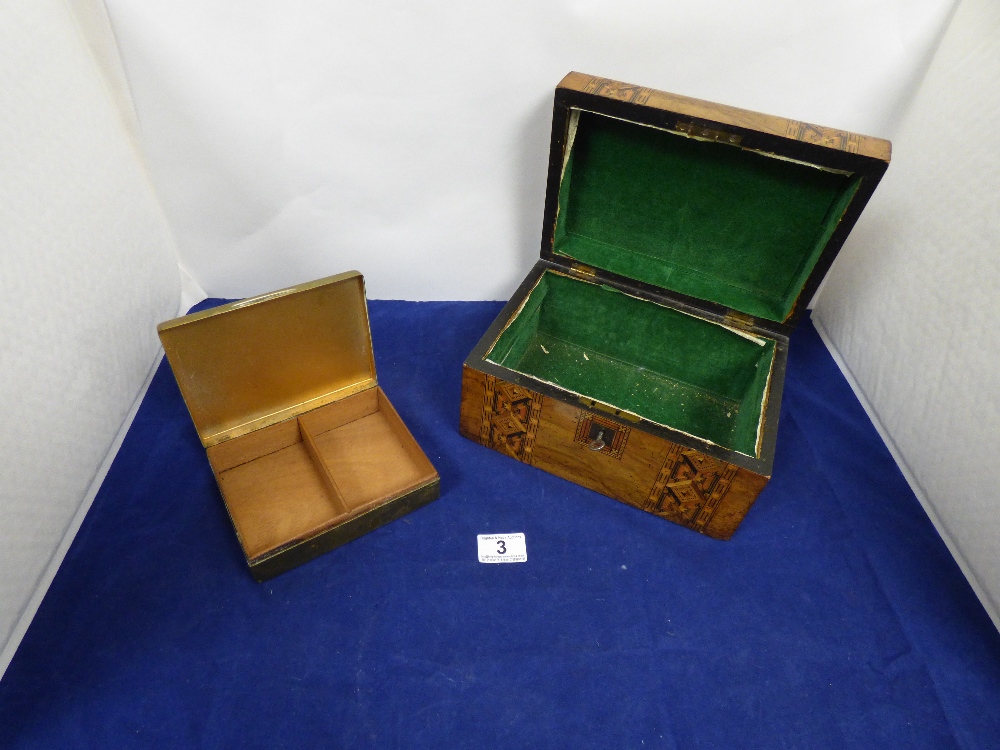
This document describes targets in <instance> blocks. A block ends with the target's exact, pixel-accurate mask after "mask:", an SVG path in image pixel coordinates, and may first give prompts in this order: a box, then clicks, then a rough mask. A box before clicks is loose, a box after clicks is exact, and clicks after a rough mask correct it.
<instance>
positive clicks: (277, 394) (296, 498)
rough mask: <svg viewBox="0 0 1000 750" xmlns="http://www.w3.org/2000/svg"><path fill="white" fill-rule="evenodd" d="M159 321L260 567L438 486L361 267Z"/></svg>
mask: <svg viewBox="0 0 1000 750" xmlns="http://www.w3.org/2000/svg"><path fill="white" fill-rule="evenodd" d="M157 330H158V331H159V334H160V339H161V341H162V342H163V348H164V351H165V352H166V355H167V359H168V360H169V361H170V366H171V368H172V369H173V371H174V375H175V376H176V378H177V383H178V385H179V386H180V390H181V393H182V394H183V396H184V401H185V403H186V404H187V407H188V410H189V412H190V413H191V418H192V420H193V421H194V424H195V427H196V428H197V430H198V435H199V437H200V438H201V442H202V444H203V445H204V446H205V448H206V452H207V453H208V460H209V463H210V464H211V466H212V470H213V471H214V472H215V477H216V480H217V481H218V483H219V488H220V489H221V491H222V496H223V499H224V500H225V504H226V508H227V510H228V511H229V517H230V519H231V520H232V522H233V526H234V528H235V529H236V535H237V536H238V537H239V540H240V544H241V545H242V546H243V551H244V554H245V555H246V559H247V563H248V564H249V566H250V571H251V573H252V574H253V576H254V578H256V579H257V580H258V581H263V580H266V579H268V578H271V577H273V576H275V575H278V574H279V573H283V572H284V571H286V570H289V569H290V568H293V567H295V566H297V565H300V564H302V563H304V562H307V561H308V560H311V559H312V558H314V557H316V556H317V555H320V554H322V553H324V552H327V551H329V550H331V549H333V548H335V547H338V546H340V545H341V544H344V543H346V542H349V541H351V540H352V539H356V538H357V537H359V536H361V535H362V534H365V533H367V532H368V531H371V530H372V529H375V528H377V527H378V526H381V525H382V524H385V523H388V522H389V521H392V520H394V519H396V518H399V517H400V516H403V515H405V514H406V513H408V512H410V511H411V510H414V509H415V508H418V507H420V506H421V505H425V504H426V503H428V502H430V501H431V500H434V499H435V498H436V497H437V496H438V491H439V485H440V480H439V477H438V473H437V471H436V470H435V469H434V467H433V466H432V465H431V462H430V461H429V460H428V459H427V457H426V456H425V455H424V453H423V451H421V449H420V446H419V445H417V442H416V441H415V440H414V439H413V436H412V435H410V433H409V431H408V430H407V429H406V425H405V424H403V421H402V420H401V419H400V418H399V415H398V414H396V410H395V409H393V407H392V404H391V403H389V399H388V398H386V396H385V393H383V392H382V389H381V388H379V386H378V383H377V380H376V376H375V360H374V357H373V354H372V345H371V333H370V330H369V326H368V310H367V306H366V304H365V289H364V280H363V279H362V277H361V274H359V273H357V272H355V271H352V272H348V273H344V274H340V275H339V276H332V277H330V278H327V279H320V280H319V281H314V282H311V283H308V284H302V285H299V286H296V287H292V288H290V289H283V290H281V291H278V292H273V293H271V294H265V295H262V296H260V297H254V298H252V299H246V300H242V301H240V302H234V303H232V304H229V305H223V306H221V307H216V308H213V309H211V310H206V311H204V312H200V313H194V314H192V315H186V316H184V317H181V318H177V319H175V320H171V321H167V322H166V323H162V324H160V326H159V327H158V329H157Z"/></svg>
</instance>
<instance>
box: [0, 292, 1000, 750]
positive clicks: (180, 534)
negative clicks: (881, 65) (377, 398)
mask: <svg viewBox="0 0 1000 750" xmlns="http://www.w3.org/2000/svg"><path fill="white" fill-rule="evenodd" d="M370 309H371V321H372V331H373V337H374V345H375V353H376V360H377V366H378V374H379V380H380V383H381V385H382V386H383V388H384V389H385V391H386V393H387V394H388V395H389V397H390V398H391V400H392V401H393V403H394V404H395V406H396V408H397V410H398V411H399V413H400V415H401V416H402V417H403V419H404V420H405V421H406V423H407V424H408V425H409V426H410V428H411V430H412V432H413V433H414V435H415V436H416V438H417V440H418V441H419V442H420V444H421V445H422V446H423V448H424V450H425V451H426V452H427V454H428V456H429V457H430V458H431V460H432V461H433V462H434V464H435V465H436V466H437V468H438V470H439V471H440V473H441V493H442V494H441V498H440V500H438V501H436V502H434V503H431V504H430V505H428V506H427V507H425V508H423V509H421V510H418V511H417V512H415V513H413V514H411V515H410V516H407V517H406V518H404V519H402V520H400V521H397V522H395V523H392V524H389V525H388V526H385V527H383V528H381V529H378V530H377V531H375V532H373V533H371V534H369V535H367V536H365V537H362V538H361V539H359V540H357V541H355V542H352V543H350V544H348V545H346V546H345V547H342V548H340V549H338V550H335V551H333V552H331V553H329V554H327V555H325V556H323V557H321V558H319V559H317V560H315V561H313V562H311V563H309V564H307V565H304V566H302V567H300V568H297V569H296V570H293V571H291V572H290V573H286V574H284V575H282V576H279V577H278V578H275V579H274V580H272V581H270V582H268V583H265V584H258V583H255V582H254V581H253V580H252V579H251V577H250V574H249V572H248V571H247V569H246V566H245V563H244V561H243V557H242V554H241V552H240V548H239V546H238V544H237V541H236V537H235V535H234V534H233V531H232V529H231V528H230V525H229V521H228V518H227V516H226V513H225V510H224V509H223V505H222V500H221V498H220V496H219V492H218V490H217V489H216V486H215V482H214V480H213V477H212V472H211V470H210V469H209V465H208V462H207V460H206V458H205V452H204V450H203V449H202V448H201V446H200V444H199V442H198V438H197V435H196V434H195V431H194V428H193V426H192V424H191V421H190V419H189V417H188V415H187V412H186V410H185V408H184V404H183V402H182V401H181V397H180V394H179V392H178V390H177V386H176V384H175V382H174V379H173V376H172V374H171V372H170V370H169V368H168V367H167V365H166V364H165V363H164V364H163V365H162V366H161V367H160V369H159V371H158V372H157V374H156V376H155V378H154V380H153V383H152V386H151V387H150V389H149V392H148V394H147V395H146V398H145V400H144V402H143V404H142V407H141V409H140V410H139V413H138V416H137V417H136V419H135V422H134V423H133V425H132V428H131V430H130V431H129V434H128V437H127V439H126V441H125V444H124V446H123V447H122V450H121V452H120V453H119V455H118V457H117V459H116V460H115V462H114V465H113V466H112V468H111V471H110V473H109V474H108V477H107V479H106V480H105V482H104V485H103V487H102V489H101V491H100V493H99V495H98V496H97V499H96V501H95V502H94V506H93V509H92V510H91V511H90V514H89V515H88V516H87V518H86V520H85V522H84V524H83V527H82V528H81V530H80V532H79V534H78V536H77V538H76V540H75V542H74V543H73V545H72V548H71V549H70V552H69V554H68V555H67V557H66V560H65V562H64V563H63V565H62V567H61V569H60V570H59V573H58V575H57V576H56V579H55V581H54V583H53V585H52V587H51V589H50V590H49V593H48V595H47V596H46V598H45V600H44V602H43V603H42V606H41V608H40V610H39V611H38V614H37V616H36V617H35V620H34V622H33V624H32V625H31V627H30V629H29V631H28V633H27V635H26V637H25V639H24V641H23V643H22V645H21V648H20V650H19V651H18V652H17V655H16V656H15V659H14V661H13V663H12V664H11V666H10V668H9V670H8V671H7V674H6V675H5V676H4V678H3V680H2V681H0V746H3V747H18V748H55V747H74V748H75V747H97V748H112V747H113V748H130V747H135V748H155V747H226V748H228V747H240V748H281V747H289V748H311V747H324V748H341V747H342V748H353V749H360V748H397V747H398V748H475V749H476V750H482V749H483V748H536V747H546V748H547V747H553V748H727V749H728V748H837V749H838V750H841V749H843V748H879V750H887V749H888V748H990V749H995V748H997V747H1000V636H998V633H997V631H996V630H995V629H994V627H993V625H992V624H991V622H990V620H989V619H988V617H987V616H986V614H985V613H984V611H983V609H982V607H981V606H980V604H979V602H978V601H977V599H976V597H975V596H974V594H973V592H972V591H971V589H970V588H969V586H968V584H967V583H966V581H965V579H964V578H963V577H962V574H961V573H960V572H959V569H958V567H957V566H956V564H955V563H954V561H953V560H952V558H951V557H950V556H949V554H948V552H947V550H946V548H945V546H944V544H943V543H942V542H941V540H940V539H939V537H938V535H937V534H936V532H935V531H934V529H933V527H932V526H931V524H930V522H929V521H928V519H927V517H926V516H925V515H924V512H923V511H922V510H921V508H920V505H919V504H918V502H917V500H916V499H915V498H914V496H913V494H912V492H911V491H910V489H909V488H908V486H907V484H906V482H905V481H904V480H903V477H902V476H901V474H900V472H899V471H898V469H897V468H896V466H895V465H894V463H893V461H892V459H891V457H890V455H889V453H888V452H887V450H886V448H885V446H884V445H883V444H882V442H881V440H880V439H879V437H878V435H877V433H876V432H875V430H874V429H873V427H872V425H871V423H870V422H869V420H868V418H867V417H866V415H865V413H864V411H863V410H862V408H861V406H860V405H859V403H858V401H857V400H856V398H855V397H854V395H853V393H852V392H851V390H850V388H849V386H848V384H847V383H846V382H845V380H844V378H843V377H842V375H841V374H840V372H839V371H838V369H837V367H836V365H835V364H834V362H833V360H832V359H831V357H830V355H829V353H828V352H827V351H826V349H825V348H824V346H823V344H822V342H821V341H820V339H819V337H818V336H817V334H816V332H815V330H814V329H813V328H812V326H811V325H810V324H809V323H808V321H806V322H804V323H803V324H802V325H801V326H800V329H799V330H798V332H797V333H796V334H795V335H794V337H793V339H792V342H791V355H790V359H789V367H788V379H787V385H786V388H785V394H784V404H783V409H782V414H781V426H780V434H779V438H778V449H777V460H776V463H775V466H774V478H773V480H772V481H771V483H770V484H769V485H768V487H767V489H766V490H765V491H764V493H763V494H762V495H761V496H760V499H759V500H758V502H757V504H756V506H755V507H754V508H753V509H752V510H751V512H750V514H749V515H748V516H747V518H746V521H745V522H744V524H743V525H742V527H741V528H740V529H739V531H738V532H737V533H736V536H735V537H734V538H733V539H732V541H730V542H719V541H715V540H712V539H708V538H705V537H702V536H699V535H698V534H695V533H693V532H691V531H688V530H687V529H684V528H681V527H679V526H675V525H673V524H671V523H668V522H666V521H662V520H660V519H657V518H655V517H653V516H649V515H647V514H645V513H642V512H640V511H638V510H635V509H633V508H631V507H628V506H626V505H623V504H621V503H617V502H615V501H613V500H610V499H608V498H605V497H603V496H601V495H598V494H595V493H593V492H590V491H588V490H585V489H582V488H580V487H577V486H575V485H573V484H570V483H569V482H566V481H563V480H561V479H557V478H556V477H553V476H551V475H549V474H546V473H544V472H542V471H539V470H537V469H534V468H531V467H529V466H525V465H523V464H520V463H518V462H516V461H513V460H511V459H509V458H505V457H503V456H501V455H499V454H497V453H494V452H493V451H490V450H487V449H485V448H483V447H481V446H479V445H476V444H474V443H472V442H470V441H467V440H465V439H463V438H461V437H460V436H459V435H458V432H457V422H458V403H459V391H460V384H461V363H462V360H463V358H464V357H465V356H466V354H467V353H468V352H469V351H470V350H471V349H472V347H473V345H474V344H475V343H476V341H477V340H478V338H479V336H480V335H481V334H482V333H483V331H485V330H486V327H487V326H488V324H489V323H490V321H491V320H492V319H493V317H494V316H495V315H496V314H497V312H498V311H499V309H500V305H499V304H497V303H488V302H483V303H410V302H372V303H371V305H370ZM928 438H929V439H932V438H933V436H928ZM518 531H520V532H524V533H525V534H526V537H527V548H528V562H526V563H523V564H510V565H484V564H481V563H479V562H478V561H477V557H476V535H477V534H484V533H497V532H518Z"/></svg>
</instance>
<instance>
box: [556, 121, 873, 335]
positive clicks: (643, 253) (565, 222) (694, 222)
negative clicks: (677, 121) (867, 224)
mask: <svg viewBox="0 0 1000 750" xmlns="http://www.w3.org/2000/svg"><path fill="white" fill-rule="evenodd" d="M574 126H575V128H574ZM571 133H573V136H572V140H571V143H570V144H569V148H570V151H569V154H568V156H567V159H566V164H565V168H564V170H563V177H562V181H561V184H560V189H559V212H558V218H557V223H556V229H555V238H554V243H553V251H554V252H555V253H556V254H557V255H562V256H565V257H568V258H572V259H574V260H577V261H580V262H581V263H584V264H586V265H590V266H595V267H597V268H601V269H604V270H607V271H611V272H612V273H616V274H619V275H622V276H626V277H629V278H632V279H636V280H638V281H643V282H646V283H648V284H653V285H655V286H658V287H661V288H665V289H670V290H673V291H676V292H680V293H682V294H686V295H689V296H692V297H696V298H699V299H704V300H708V301H711V302H715V303H718V304H721V305H725V306H726V307H729V308H732V309H734V310H738V311H740V312H743V313H746V314H748V315H754V316H757V317H761V318H767V319H769V320H774V321H779V322H780V321H783V320H785V319H786V318H787V317H788V315H789V314H790V313H791V311H792V309H793V307H794V306H795V301H796V299H797V298H798V296H799V294H800V293H801V291H802V287H803V286H804V285H805V283H806V281H807V279H808V278H809V275H810V273H811V272H812V270H813V267H814V266H815V265H816V261H817V260H818V259H819V256H820V254H821V253H822V252H823V249H824V248H825V247H826V245H827V243H828V242H829V240H830V237H831V235H832V234H833V232H834V230H835V229H836V227H837V224H838V223H839V221H840V219H841V217H843V215H844V212H845V211H846V210H847V207H848V205H849V204H850V202H851V200H852V199H853V197H854V195H855V193H856V192H857V189H858V185H859V184H860V178H859V177H856V176H853V175H850V174H845V173H842V172H837V171H832V170H827V169H821V168H819V167H814V166H812V165H807V164H803V163H800V162H796V161H791V160H788V159H783V158H780V157H776V156H774V155H765V154H761V153H758V152H754V151H749V150H746V149H742V148H739V147H737V146H732V145H729V144H724V143H718V142H712V141H702V140H697V139H695V138H691V137H687V136H684V135H682V134H680V133H674V132H672V131H666V130H660V129H658V128H653V127H649V126H645V125H640V124H638V123H634V122H628V121H624V120H618V119H615V118H611V117H607V116H604V115H598V114H595V113H592V112H586V111H579V110H574V111H573V114H572V115H571Z"/></svg>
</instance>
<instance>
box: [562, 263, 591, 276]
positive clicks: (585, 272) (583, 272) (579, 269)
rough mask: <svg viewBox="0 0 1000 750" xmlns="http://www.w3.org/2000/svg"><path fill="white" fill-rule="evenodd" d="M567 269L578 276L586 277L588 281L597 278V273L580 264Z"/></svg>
mask: <svg viewBox="0 0 1000 750" xmlns="http://www.w3.org/2000/svg"><path fill="white" fill-rule="evenodd" d="M569 268H570V270H571V271H572V272H573V273H575V274H579V275H580V276H586V277H587V278H590V279H592V278H594V277H596V276H597V271H596V270H595V269H593V268H591V267H590V266H585V265H583V264H582V263H574V264H572V265H571V266H570V267H569Z"/></svg>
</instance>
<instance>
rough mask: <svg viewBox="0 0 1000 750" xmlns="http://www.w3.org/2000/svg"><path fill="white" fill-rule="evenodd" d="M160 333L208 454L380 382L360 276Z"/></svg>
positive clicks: (256, 300) (214, 313) (171, 324)
mask: <svg viewBox="0 0 1000 750" xmlns="http://www.w3.org/2000/svg"><path fill="white" fill-rule="evenodd" d="M157 332H158V333H159V335H160V340H161V341H162V342H163V349H164V351H165V352H166V355H167V359H168V360H169V361H170V366H171V368H172V369H173V371H174V376H175V377H176V378H177V384H178V385H179V386H180V389H181V394H182V395H183V396H184V401H185V403H186V404H187V407H188V410H189V411H190V412H191V419H192V420H194V425H195V428H196V429H197V430H198V435H199V437H200V438H201V442H202V444H203V445H204V446H205V447H206V448H207V447H208V446H211V445H215V444H217V443H221V442H223V441H225V440H229V439H230V438H234V437H239V436H240V435H245V434H247V433H249V432H253V431H254V430H258V429H260V428H262V427H267V426H269V425H272V424H275V423H277V422H281V421H284V420H285V419H289V418H291V417H295V416H297V415H299V414H302V413H304V412H307V411H309V410H311V409H315V408H316V407H319V406H323V405H325V404H329V403H331V402H333V401H337V400H339V399H342V398H345V397H347V396H350V395H352V394H354V393H358V392H359V391H363V390H365V389H367V388H371V387H372V386H374V385H376V383H377V379H376V377H375V359H374V357H373V354H372V341H371V329H370V328H369V324H368V308H367V306H366V304H365V285H364V278H363V277H362V276H361V274H360V273H358V272H357V271H348V272H347V273H342V274H339V275H337V276H330V277H329V278H325V279H319V280H318V281H311V282H309V283H306V284H299V285H298V286H294V287H290V288H288V289H282V290H280V291H277V292H272V293H270V294H263V295H261V296H259V297H252V298H250V299H245V300H242V301H240V302H233V303H231V304H228V305H223V306H221V307H216V308H213V309H211V310H205V311H204V312H199V313H194V314H192V315H185V316H184V317H181V318H176V319H174V320H168V321H167V322H165V323H161V324H160V325H159V326H158V327H157Z"/></svg>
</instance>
